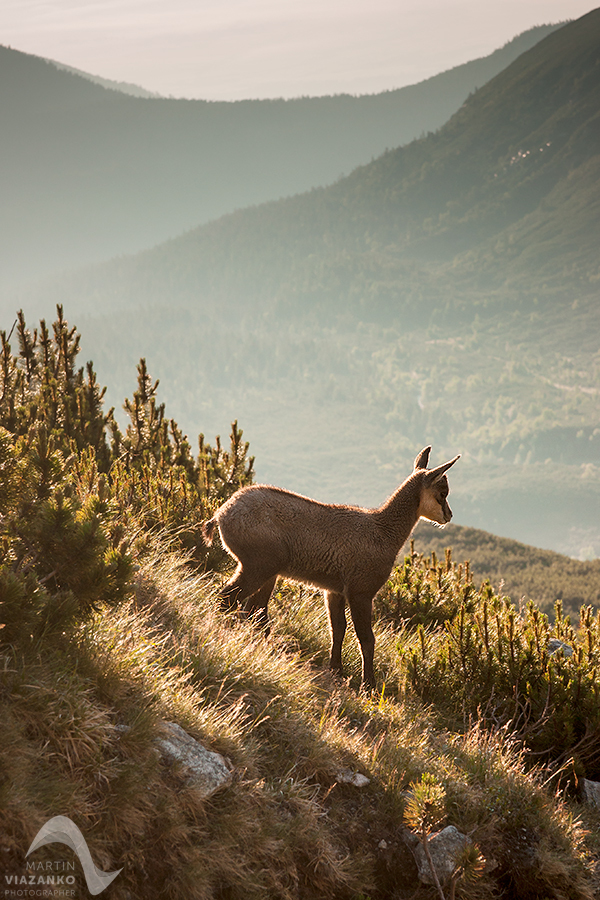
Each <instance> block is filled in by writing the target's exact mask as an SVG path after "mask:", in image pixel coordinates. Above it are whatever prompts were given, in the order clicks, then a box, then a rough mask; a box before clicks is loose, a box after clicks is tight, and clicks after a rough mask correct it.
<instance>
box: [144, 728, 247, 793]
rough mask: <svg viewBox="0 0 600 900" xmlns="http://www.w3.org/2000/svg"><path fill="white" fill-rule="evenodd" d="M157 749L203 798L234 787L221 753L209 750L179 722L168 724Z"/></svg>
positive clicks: (157, 743)
mask: <svg viewBox="0 0 600 900" xmlns="http://www.w3.org/2000/svg"><path fill="white" fill-rule="evenodd" d="M163 735H164V737H160V738H159V739H158V740H157V742H156V746H157V748H158V750H159V752H160V754H161V756H162V757H163V759H164V760H165V761H166V762H168V763H170V764H175V765H177V766H178V767H180V770H181V773H182V775H183V776H184V778H185V781H186V783H187V784H188V785H190V787H193V788H194V789H195V790H196V791H198V792H199V793H200V794H201V796H202V797H203V798H206V797H211V796H212V795H213V794H214V793H215V792H216V791H218V790H219V789H220V788H223V787H227V786H228V785H229V784H231V780H232V774H231V771H230V770H229V768H228V766H227V763H226V762H225V760H224V758H223V757H222V756H221V754H220V753H214V752H213V751H212V750H207V749H206V747H203V746H202V744H200V743H199V742H198V741H197V740H195V739H194V738H193V737H191V736H190V735H189V734H188V733H187V731H184V730H183V728H182V727H181V725H178V724H177V723H176V722H165V724H164V726H163Z"/></svg>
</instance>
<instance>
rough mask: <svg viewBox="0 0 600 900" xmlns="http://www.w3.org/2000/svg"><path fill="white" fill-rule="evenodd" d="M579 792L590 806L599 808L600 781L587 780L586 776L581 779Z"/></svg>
mask: <svg viewBox="0 0 600 900" xmlns="http://www.w3.org/2000/svg"><path fill="white" fill-rule="evenodd" d="M581 793H582V796H583V799H584V800H585V802H586V803H589V805H590V806H595V807H596V809H600V782H599V781H589V780H588V779H587V778H582V779H581Z"/></svg>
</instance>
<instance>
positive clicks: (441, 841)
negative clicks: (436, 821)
mask: <svg viewBox="0 0 600 900" xmlns="http://www.w3.org/2000/svg"><path fill="white" fill-rule="evenodd" d="M467 843H468V838H467V837H466V835H464V834H461V833H460V831H458V829H456V828H455V827H454V825H448V827H447V828H444V829H442V831H438V833H437V834H434V835H432V836H431V837H430V838H429V841H428V846H429V853H430V854H431V860H432V862H433V866H434V868H435V871H436V874H437V877H438V879H439V882H440V884H442V885H443V884H445V883H446V882H447V881H449V880H450V876H451V875H452V873H453V872H454V869H455V868H456V864H457V861H458V859H459V857H460V855H461V853H462V852H463V850H464V849H465V847H466V846H467ZM413 853H414V856H415V860H416V863H417V867H418V869H419V879H420V880H421V882H422V883H423V884H434V883H435V882H434V880H433V875H432V873H431V868H430V866H429V862H428V861H427V857H426V855H425V850H424V849H423V844H422V843H421V842H419V844H418V845H417V846H416V847H415V848H414V849H413Z"/></svg>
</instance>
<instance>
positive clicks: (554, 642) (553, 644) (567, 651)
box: [548, 638, 573, 656]
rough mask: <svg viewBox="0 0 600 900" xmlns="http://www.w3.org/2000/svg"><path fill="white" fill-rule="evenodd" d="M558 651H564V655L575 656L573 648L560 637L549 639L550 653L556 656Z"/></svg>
mask: <svg viewBox="0 0 600 900" xmlns="http://www.w3.org/2000/svg"><path fill="white" fill-rule="evenodd" d="M556 653H562V654H563V656H573V648H572V647H571V645H570V644H565V642H564V641H559V639H558V638H550V640H549V641H548V654H549V655H550V656H554V655H555V654H556Z"/></svg>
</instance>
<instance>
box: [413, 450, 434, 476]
mask: <svg viewBox="0 0 600 900" xmlns="http://www.w3.org/2000/svg"><path fill="white" fill-rule="evenodd" d="M430 453H431V447H424V448H423V450H421V452H420V453H419V455H418V456H417V458H416V459H415V471H416V470H417V469H426V468H427V463H428V462H429V454H430Z"/></svg>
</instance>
